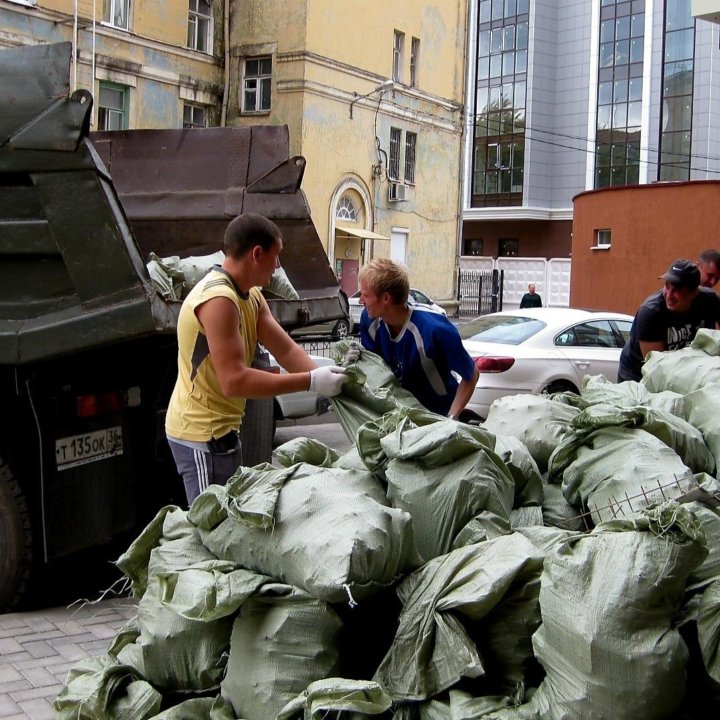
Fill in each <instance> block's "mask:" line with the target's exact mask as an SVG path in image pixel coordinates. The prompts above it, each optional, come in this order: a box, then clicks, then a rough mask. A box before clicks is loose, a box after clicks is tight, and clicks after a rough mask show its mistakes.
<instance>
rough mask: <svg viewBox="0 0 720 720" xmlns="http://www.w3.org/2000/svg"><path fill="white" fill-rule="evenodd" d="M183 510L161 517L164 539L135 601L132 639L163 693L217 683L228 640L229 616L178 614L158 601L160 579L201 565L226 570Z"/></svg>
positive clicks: (160, 598) (162, 583)
mask: <svg viewBox="0 0 720 720" xmlns="http://www.w3.org/2000/svg"><path fill="white" fill-rule="evenodd" d="M187 516H188V513H187V512H185V511H182V510H175V511H173V512H172V513H169V514H168V515H167V517H166V518H165V525H164V530H163V531H164V537H163V538H162V540H161V541H160V544H159V545H158V546H157V547H156V548H154V549H153V550H152V552H151V554H150V562H149V570H148V574H149V578H150V579H149V583H148V589H147V591H146V592H145V594H144V595H143V597H142V598H141V599H140V602H139V604H138V615H137V618H138V627H139V629H140V635H139V637H138V640H137V642H138V643H139V644H140V647H141V648H142V658H143V667H144V670H145V677H146V679H147V680H148V681H149V682H151V683H152V684H153V686H155V687H156V688H159V689H161V690H163V691H180V692H187V691H200V690H210V689H212V688H215V687H218V686H219V684H220V680H221V678H222V674H223V670H224V666H225V658H224V655H225V653H226V651H227V649H228V646H229V644H230V632H231V629H232V617H220V618H219V619H213V620H210V621H207V622H206V621H204V620H197V619H189V618H186V617H183V616H181V615H179V614H178V613H177V612H175V611H174V610H172V609H171V608H169V607H167V606H166V605H165V603H164V602H163V598H164V596H165V593H166V587H165V585H166V583H165V581H164V577H165V576H166V575H167V574H171V575H172V574H173V573H176V572H180V571H185V570H187V569H188V568H193V569H199V568H202V569H204V570H206V571H208V572H211V573H212V571H213V570H219V571H221V572H224V573H226V572H231V571H232V570H234V569H235V566H234V565H233V564H232V563H228V562H227V561H221V560H218V558H216V557H215V556H214V555H213V553H212V552H211V551H210V550H208V549H207V548H206V547H205V546H204V545H203V544H202V541H201V538H200V534H199V531H198V529H197V528H196V527H195V526H194V525H193V524H192V523H191V522H190V521H189V520H188V519H187Z"/></svg>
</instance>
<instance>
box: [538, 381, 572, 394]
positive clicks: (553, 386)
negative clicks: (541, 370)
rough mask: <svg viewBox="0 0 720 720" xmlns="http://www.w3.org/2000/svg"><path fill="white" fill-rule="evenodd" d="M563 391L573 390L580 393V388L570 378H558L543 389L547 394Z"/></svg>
mask: <svg viewBox="0 0 720 720" xmlns="http://www.w3.org/2000/svg"><path fill="white" fill-rule="evenodd" d="M561 392H573V393H576V394H579V393H578V389H577V388H576V387H575V386H574V385H573V384H572V383H571V382H569V381H568V380H556V381H555V382H551V383H550V384H549V385H548V386H547V387H546V388H544V389H543V393H545V394H546V395H552V394H554V393H561Z"/></svg>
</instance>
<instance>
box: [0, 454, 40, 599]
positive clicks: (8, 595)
mask: <svg viewBox="0 0 720 720" xmlns="http://www.w3.org/2000/svg"><path fill="white" fill-rule="evenodd" d="M31 568H32V529H31V526H30V514H29V513H28V508H27V503H26V502H25V496H24V495H23V491H22V489H21V488H20V484H19V483H18V481H17V478H16V477H15V476H14V475H13V472H12V470H11V469H10V466H9V465H8V464H7V463H6V462H5V461H4V460H3V459H2V458H0V612H8V611H10V610H13V609H14V608H15V607H17V605H18V603H19V602H20V599H21V598H22V596H23V594H24V592H25V589H26V586H27V583H28V579H29V577H30V570H31Z"/></svg>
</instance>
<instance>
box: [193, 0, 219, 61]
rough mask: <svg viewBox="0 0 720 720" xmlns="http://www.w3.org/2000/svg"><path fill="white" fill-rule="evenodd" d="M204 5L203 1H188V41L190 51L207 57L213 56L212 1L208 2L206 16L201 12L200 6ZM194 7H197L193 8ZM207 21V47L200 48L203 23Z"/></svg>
mask: <svg viewBox="0 0 720 720" xmlns="http://www.w3.org/2000/svg"><path fill="white" fill-rule="evenodd" d="M201 4H203V0H188V39H187V46H188V48H190V50H196V51H197V52H201V53H205V54H206V55H212V52H213V30H214V24H213V8H212V1H211V0H208V1H207V5H208V14H207V15H205V14H203V13H201V12H200V5H201ZM193 5H194V6H195V7H194V8H193ZM202 21H205V22H206V23H207V26H206V27H205V33H204V35H205V47H204V48H203V47H199V45H200V43H199V42H198V40H199V38H200V37H201V32H200V28H201V22H202ZM193 27H194V31H193V32H192V36H193V37H192V42H191V37H190V34H191V28H193Z"/></svg>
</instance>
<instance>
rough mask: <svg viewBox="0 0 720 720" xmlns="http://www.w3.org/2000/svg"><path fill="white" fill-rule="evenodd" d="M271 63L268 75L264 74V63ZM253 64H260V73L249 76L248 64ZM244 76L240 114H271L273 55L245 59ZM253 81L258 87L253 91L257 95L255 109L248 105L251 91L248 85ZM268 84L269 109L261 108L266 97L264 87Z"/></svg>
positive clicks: (243, 65)
mask: <svg viewBox="0 0 720 720" xmlns="http://www.w3.org/2000/svg"><path fill="white" fill-rule="evenodd" d="M266 60H267V61H269V62H270V71H269V72H267V73H263V72H262V62H263V61H266ZM251 62H257V63H258V73H257V74H254V75H249V74H248V63H251ZM242 68H243V74H242V89H241V103H240V108H241V110H240V112H241V113H242V114H243V115H261V114H267V113H269V112H271V110H272V73H273V57H272V55H253V56H252V57H246V58H243V64H242ZM250 81H252V82H255V83H257V84H256V87H255V88H254V89H252V92H254V93H255V107H253V108H249V107H248V106H247V104H246V100H247V93H248V92H249V91H250V89H249V88H248V83H249V82H250ZM266 82H267V83H268V85H267V87H268V106H267V107H260V105H261V104H262V98H263V97H264V94H263V91H262V90H263V87H264V83H266Z"/></svg>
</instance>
